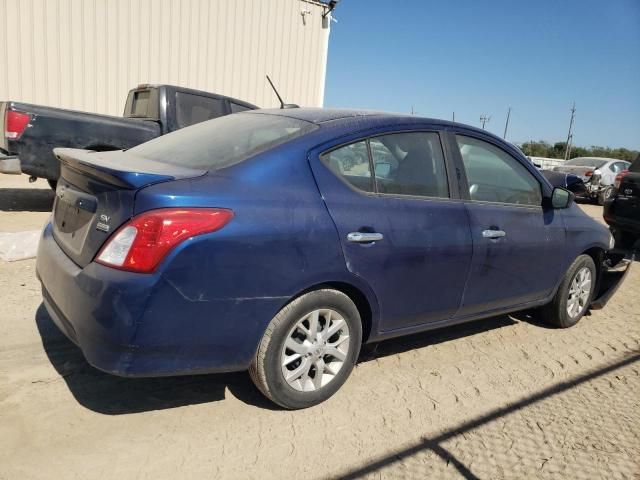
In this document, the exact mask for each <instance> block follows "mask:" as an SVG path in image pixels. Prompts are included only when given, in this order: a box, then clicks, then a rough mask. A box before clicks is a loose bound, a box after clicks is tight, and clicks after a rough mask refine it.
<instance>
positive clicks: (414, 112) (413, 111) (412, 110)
mask: <svg viewBox="0 0 640 480" xmlns="http://www.w3.org/2000/svg"><path fill="white" fill-rule="evenodd" d="M416 113H418V112H416V111H415V110H414V109H413V105H411V115H415V114H416Z"/></svg>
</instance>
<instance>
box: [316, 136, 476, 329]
mask: <svg viewBox="0 0 640 480" xmlns="http://www.w3.org/2000/svg"><path fill="white" fill-rule="evenodd" d="M310 160H311V163H312V168H313V172H314V175H315V177H316V180H317V182H318V186H319V188H320V191H321V193H322V196H323V198H324V200H325V202H326V205H327V207H328V209H329V212H330V214H331V216H332V218H333V220H334V222H335V224H336V227H337V230H338V233H339V235H340V239H341V242H342V247H343V251H344V256H345V260H346V266H347V268H348V269H349V271H350V272H352V273H353V274H355V275H358V276H359V277H361V278H362V279H364V280H365V281H366V282H368V284H369V285H370V286H371V287H372V289H373V291H374V292H375V294H376V296H377V299H378V302H379V307H380V311H381V326H380V330H381V331H383V332H387V331H392V330H398V329H402V328H407V327H412V326H416V325H420V324H425V323H429V322H436V321H442V320H446V319H448V318H451V317H452V316H453V315H454V314H455V313H456V311H457V310H458V307H459V305H460V302H461V299H462V292H463V290H464V284H465V279H466V277H467V273H468V269H469V264H470V262H471V237H470V232H469V224H468V220H467V212H466V210H465V206H464V203H463V202H462V201H461V200H459V199H455V198H451V195H450V193H449V192H450V191H451V190H455V189H452V188H450V186H449V181H448V177H447V169H446V166H445V163H446V162H445V158H444V155H443V151H442V146H441V142H440V135H439V134H438V133H436V132H404V133H395V134H387V135H378V136H375V137H371V138H368V139H362V140H359V141H356V142H352V143H349V144H347V145H342V146H339V147H337V148H333V149H331V148H330V149H328V150H326V149H325V150H324V151H323V152H317V153H316V154H315V155H313V154H312V156H311V158H310ZM373 172H376V174H375V175H374V173H373ZM454 196H455V195H454Z"/></svg>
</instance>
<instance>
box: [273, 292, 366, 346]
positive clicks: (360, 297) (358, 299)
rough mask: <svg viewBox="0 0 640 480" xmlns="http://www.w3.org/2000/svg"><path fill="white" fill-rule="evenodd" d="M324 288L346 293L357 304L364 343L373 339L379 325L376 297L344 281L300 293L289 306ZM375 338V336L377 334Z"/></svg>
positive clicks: (292, 298)
mask: <svg viewBox="0 0 640 480" xmlns="http://www.w3.org/2000/svg"><path fill="white" fill-rule="evenodd" d="M323 288H330V289H332V290H337V291H339V292H341V293H344V294H345V295H346V296H347V297H349V299H350V300H351V301H352V302H353V303H354V304H355V306H356V308H357V309H358V313H359V314H360V320H361V322H362V343H363V344H365V343H367V342H368V341H369V340H370V339H371V338H372V333H373V334H374V333H375V331H376V327H377V323H378V305H377V301H376V299H375V297H373V293H372V292H368V293H369V294H367V293H365V291H364V290H365V289H364V288H361V287H359V286H356V285H354V284H353V283H350V282H346V281H343V280H331V281H324V282H320V283H316V284H314V285H311V286H309V287H307V288H305V289H304V290H301V291H299V292H298V293H296V294H295V295H294V296H292V297H291V298H290V299H289V300H288V301H287V304H289V303H291V302H292V301H293V300H295V299H296V298H298V297H300V296H302V295H304V294H306V293H309V292H312V291H315V290H321V289H323ZM283 306H284V305H283ZM373 336H375V334H374V335H373Z"/></svg>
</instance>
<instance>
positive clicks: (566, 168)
mask: <svg viewBox="0 0 640 480" xmlns="http://www.w3.org/2000/svg"><path fill="white" fill-rule="evenodd" d="M553 170H554V171H556V172H562V173H573V174H574V175H576V176H578V177H579V178H580V179H581V180H582V181H583V182H585V183H586V182H588V181H589V180H591V175H589V176H587V172H593V171H594V170H596V168H595V167H582V166H579V165H562V166H559V167H555V168H554V169H553Z"/></svg>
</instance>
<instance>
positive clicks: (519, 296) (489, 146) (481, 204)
mask: <svg viewBox="0 0 640 480" xmlns="http://www.w3.org/2000/svg"><path fill="white" fill-rule="evenodd" d="M452 143H453V144H454V145H453V146H452V148H455V147H457V148H458V152H459V154H460V156H459V157H458V159H459V161H460V162H461V167H462V168H461V170H462V171H463V173H464V175H463V177H466V183H467V188H466V191H468V199H467V202H466V207H467V211H468V213H469V222H470V226H471V236H472V239H473V259H472V262H471V269H470V272H469V278H468V280H467V286H466V289H465V293H464V300H463V302H462V307H461V309H460V311H459V312H458V316H460V317H463V316H468V315H475V314H479V313H485V312H490V311H492V310H499V309H502V308H508V307H512V306H516V305H524V304H526V303H528V302H532V301H535V300H540V299H542V298H544V297H546V296H547V295H548V294H549V293H551V291H552V289H553V288H554V286H555V284H556V281H557V279H558V278H559V276H560V274H561V271H562V269H563V268H564V244H565V228H564V222H563V220H562V216H561V213H559V211H558V210H551V209H549V210H545V209H543V208H542V206H541V205H542V194H543V191H544V189H545V188H548V186H543V184H542V183H541V182H540V181H539V180H538V178H537V177H536V176H535V175H534V174H533V172H532V171H531V170H529V169H528V168H527V167H526V166H525V165H524V161H523V162H520V161H519V160H518V159H517V158H515V156H514V155H512V154H511V153H509V152H507V151H505V150H504V149H503V148H501V146H500V145H498V144H497V143H494V142H492V141H491V139H490V138H488V137H487V138H480V137H476V136H465V135H456V136H455V139H453V141H452ZM465 193H466V192H465Z"/></svg>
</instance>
